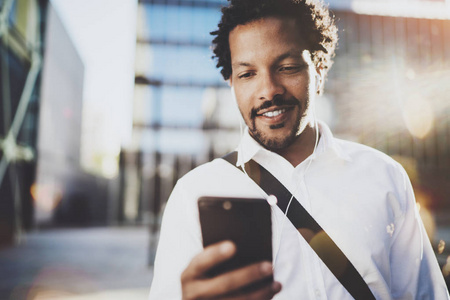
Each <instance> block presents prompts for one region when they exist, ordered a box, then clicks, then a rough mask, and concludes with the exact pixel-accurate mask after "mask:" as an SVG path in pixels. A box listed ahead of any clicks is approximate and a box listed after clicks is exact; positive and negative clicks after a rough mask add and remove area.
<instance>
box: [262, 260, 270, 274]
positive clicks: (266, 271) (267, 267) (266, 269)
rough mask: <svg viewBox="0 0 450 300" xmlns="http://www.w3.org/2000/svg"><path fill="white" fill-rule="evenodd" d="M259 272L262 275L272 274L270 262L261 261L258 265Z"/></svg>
mask: <svg viewBox="0 0 450 300" xmlns="http://www.w3.org/2000/svg"><path fill="white" fill-rule="evenodd" d="M260 270H261V273H262V274H264V275H270V274H272V264H271V263H269V262H263V263H262V264H261V266H260Z"/></svg>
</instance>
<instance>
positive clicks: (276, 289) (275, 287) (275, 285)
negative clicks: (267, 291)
mask: <svg viewBox="0 0 450 300" xmlns="http://www.w3.org/2000/svg"><path fill="white" fill-rule="evenodd" d="M279 291H281V284H280V283H279V282H276V281H275V282H274V283H272V292H274V293H278V292H279Z"/></svg>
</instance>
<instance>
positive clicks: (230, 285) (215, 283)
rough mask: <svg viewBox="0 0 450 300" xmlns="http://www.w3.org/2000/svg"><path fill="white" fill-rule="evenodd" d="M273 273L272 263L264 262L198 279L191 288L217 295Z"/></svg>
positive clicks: (212, 295)
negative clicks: (209, 277)
mask: <svg viewBox="0 0 450 300" xmlns="http://www.w3.org/2000/svg"><path fill="white" fill-rule="evenodd" d="M272 274H273V271H272V264H271V263H269V262H262V263H257V264H252V265H249V266H247V267H244V268H240V269H237V270H233V271H230V272H227V273H225V274H221V275H219V276H216V277H214V278H211V279H205V280H201V281H197V282H195V283H193V284H192V286H191V288H193V289H194V290H196V291H197V292H198V293H199V294H200V295H204V296H205V297H217V296H220V295H225V294H228V293H230V292H233V291H236V290H239V289H240V288H243V287H245V286H247V285H249V284H251V283H254V282H257V281H260V280H262V279H264V278H267V277H269V276H271V275H272Z"/></svg>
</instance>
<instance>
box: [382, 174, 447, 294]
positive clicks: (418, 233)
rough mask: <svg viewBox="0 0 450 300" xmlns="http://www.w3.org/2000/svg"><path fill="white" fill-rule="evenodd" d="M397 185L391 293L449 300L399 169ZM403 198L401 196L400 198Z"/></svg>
mask: <svg viewBox="0 0 450 300" xmlns="http://www.w3.org/2000/svg"><path fill="white" fill-rule="evenodd" d="M398 168H399V169H400V175H401V179H400V180H399V182H398V183H397V184H398V185H399V186H398V188H399V194H400V197H401V198H403V199H400V202H401V203H400V205H401V206H402V211H403V214H402V215H401V217H400V218H399V220H398V221H397V222H396V225H395V226H396V227H397V228H395V233H394V235H395V236H394V239H393V242H392V245H391V253H390V265H391V293H392V297H393V298H394V299H430V300H431V299H449V295H448V290H447V287H446V285H445V282H444V278H443V276H442V272H441V270H440V268H439V265H438V263H437V260H436V256H435V254H434V251H433V249H432V247H431V243H430V241H429V239H428V236H427V234H426V231H425V228H424V225H423V223H422V220H421V218H420V215H419V212H418V209H417V207H416V202H415V198H414V193H413V189H412V186H411V183H410V181H409V178H408V176H407V174H406V172H405V171H404V169H403V168H402V167H400V166H399V167H398ZM401 195H403V197H402V196H401Z"/></svg>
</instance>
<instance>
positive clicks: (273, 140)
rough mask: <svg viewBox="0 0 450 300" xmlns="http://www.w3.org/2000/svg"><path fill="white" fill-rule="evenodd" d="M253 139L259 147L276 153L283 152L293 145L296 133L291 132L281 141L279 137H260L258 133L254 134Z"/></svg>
mask: <svg viewBox="0 0 450 300" xmlns="http://www.w3.org/2000/svg"><path fill="white" fill-rule="evenodd" d="M252 135H253V134H252ZM280 135H283V136H285V135H284V134H282V133H280ZM253 137H254V139H255V140H256V141H257V142H258V143H259V144H260V145H261V146H263V147H264V148H266V149H267V150H270V151H273V152H276V151H280V150H283V149H285V148H287V147H289V146H290V145H292V144H293V143H294V141H295V139H296V137H297V135H296V131H293V132H291V133H290V134H289V135H288V136H285V137H284V138H282V139H280V137H279V136H276V137H268V136H264V135H261V134H259V133H257V134H254V135H253Z"/></svg>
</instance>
